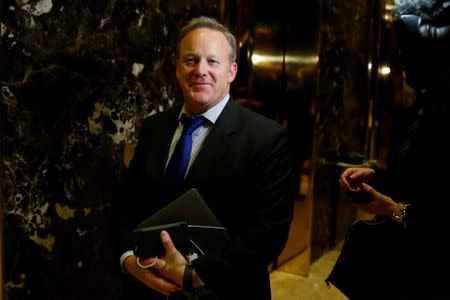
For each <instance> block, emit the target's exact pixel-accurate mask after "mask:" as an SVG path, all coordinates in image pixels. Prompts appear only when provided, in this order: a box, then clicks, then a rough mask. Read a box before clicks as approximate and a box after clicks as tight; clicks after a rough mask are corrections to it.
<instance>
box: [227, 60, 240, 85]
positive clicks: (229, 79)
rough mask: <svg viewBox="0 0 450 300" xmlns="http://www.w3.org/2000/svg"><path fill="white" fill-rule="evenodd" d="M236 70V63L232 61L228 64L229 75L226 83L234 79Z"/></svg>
mask: <svg viewBox="0 0 450 300" xmlns="http://www.w3.org/2000/svg"><path fill="white" fill-rule="evenodd" d="M237 70H238V65H237V63H236V62H233V63H232V64H231V66H230V77H229V78H228V83H231V82H233V81H234V79H235V78H236V74H237Z"/></svg>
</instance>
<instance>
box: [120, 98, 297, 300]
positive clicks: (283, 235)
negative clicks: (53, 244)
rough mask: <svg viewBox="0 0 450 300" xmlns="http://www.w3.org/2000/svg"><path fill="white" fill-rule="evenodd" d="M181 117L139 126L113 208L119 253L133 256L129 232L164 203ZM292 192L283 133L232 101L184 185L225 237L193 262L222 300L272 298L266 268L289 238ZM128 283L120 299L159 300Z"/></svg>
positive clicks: (161, 117)
mask: <svg viewBox="0 0 450 300" xmlns="http://www.w3.org/2000/svg"><path fill="white" fill-rule="evenodd" d="M179 112H180V110H179V109H169V110H167V111H164V112H162V113H158V114H155V115H153V116H151V117H149V118H148V119H146V120H145V122H144V124H143V126H142V129H141V132H140V136H139V141H138V145H137V148H136V151H135V154H134V157H133V160H132V161H131V163H130V166H129V169H128V172H127V176H126V179H125V182H124V189H123V190H122V192H121V193H120V194H119V201H118V203H116V205H117V206H116V209H115V211H117V212H118V217H119V219H118V220H117V221H116V222H119V225H120V228H121V244H120V249H119V253H123V252H125V251H126V250H130V249H131V248H130V246H129V245H128V244H127V240H126V234H127V232H129V231H130V230H132V229H133V228H135V226H136V225H137V224H138V223H139V222H140V221H142V220H143V219H144V218H146V217H147V216H149V215H150V214H152V213H154V212H155V211H156V209H157V208H155V207H153V206H152V204H153V203H155V202H156V201H157V200H158V199H161V197H163V196H162V194H163V192H164V191H163V186H164V185H163V181H164V167H165V163H166V161H167V157H168V152H169V147H170V144H171V140H172V136H173V134H174V132H175V130H176V128H177V126H178V115H179ZM293 186H294V185H293V181H292V176H291V153H290V150H289V147H288V138H287V133H286V130H285V129H284V128H283V127H281V126H280V125H279V124H277V123H276V122H274V121H272V120H270V119H267V118H265V117H263V116H261V115H259V114H257V113H255V112H252V111H250V110H248V109H245V108H243V107H241V106H240V105H238V104H235V103H234V102H233V100H232V99H230V100H229V101H228V103H227V105H226V106H225V108H224V110H223V111H222V113H221V115H220V116H219V118H218V119H217V121H216V123H215V124H214V126H213V128H212V130H211V132H210V133H209V135H208V136H207V137H206V140H205V142H204V144H203V146H202V148H201V150H200V152H199V153H198V156H197V157H196V160H195V161H194V163H193V165H192V166H191V168H190V170H189V172H188V174H187V177H186V182H185V190H187V189H188V188H191V187H195V188H196V189H197V190H198V191H199V192H200V194H201V195H202V196H203V198H204V199H205V201H206V202H207V204H208V205H209V207H210V208H211V210H212V211H213V212H214V213H215V214H216V216H217V217H218V219H219V221H220V222H221V223H222V225H223V226H225V227H226V228H227V230H228V232H229V234H230V241H229V243H228V244H227V246H226V247H224V248H223V249H220V250H219V251H218V252H216V253H207V254H206V255H205V256H202V257H200V258H198V259H197V260H195V261H194V262H193V266H194V268H195V270H196V272H197V273H198V274H199V276H200V278H201V279H202V280H203V282H205V284H206V285H207V286H208V287H210V288H212V289H213V290H214V291H215V293H216V294H217V296H218V297H219V298H220V299H259V300H264V299H270V298H271V293H270V284H269V274H268V265H269V264H270V263H271V262H272V261H274V260H275V259H276V257H277V256H278V255H279V254H280V252H281V251H282V249H283V247H284V245H285V242H286V240H287V237H288V232H289V226H290V222H291V219H292V214H293V195H294V191H293ZM119 255H120V254H119ZM127 281H128V282H126V283H125V285H124V299H139V300H141V299H157V298H151V297H152V296H151V295H152V294H153V293H154V292H153V291H152V290H151V289H149V288H146V287H144V286H143V284H141V283H139V282H138V281H137V280H136V279H134V278H132V277H131V276H128V278H127ZM131 285H132V286H133V287H131ZM139 286H140V287H139Z"/></svg>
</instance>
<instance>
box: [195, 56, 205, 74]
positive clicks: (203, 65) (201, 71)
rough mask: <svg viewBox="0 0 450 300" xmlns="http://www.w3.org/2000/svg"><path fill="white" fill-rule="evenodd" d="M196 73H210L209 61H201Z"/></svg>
mask: <svg viewBox="0 0 450 300" xmlns="http://www.w3.org/2000/svg"><path fill="white" fill-rule="evenodd" d="M195 73H196V75H197V76H200V77H203V76H205V75H206V74H207V73H208V63H207V62H206V61H203V60H201V61H199V62H198V64H197V66H196V70H195Z"/></svg>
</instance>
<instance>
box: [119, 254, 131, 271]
mask: <svg viewBox="0 0 450 300" xmlns="http://www.w3.org/2000/svg"><path fill="white" fill-rule="evenodd" d="M132 255H134V251H133V250H130V251H127V252H125V253H124V254H122V255H121V256H120V268H122V271H123V272H124V273H128V272H127V270H125V268H124V267H123V262H124V261H125V259H127V257H130V256H132Z"/></svg>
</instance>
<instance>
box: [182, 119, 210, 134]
mask: <svg viewBox="0 0 450 300" xmlns="http://www.w3.org/2000/svg"><path fill="white" fill-rule="evenodd" d="M181 122H183V125H184V127H183V133H184V134H192V132H194V131H195V130H196V129H197V128H199V127H200V126H202V124H203V123H204V122H205V119H204V118H203V117H202V116H200V117H197V118H189V117H188V116H186V115H183V116H182V117H181Z"/></svg>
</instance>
